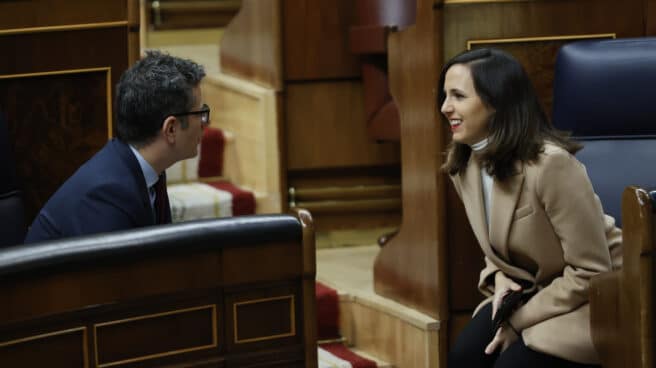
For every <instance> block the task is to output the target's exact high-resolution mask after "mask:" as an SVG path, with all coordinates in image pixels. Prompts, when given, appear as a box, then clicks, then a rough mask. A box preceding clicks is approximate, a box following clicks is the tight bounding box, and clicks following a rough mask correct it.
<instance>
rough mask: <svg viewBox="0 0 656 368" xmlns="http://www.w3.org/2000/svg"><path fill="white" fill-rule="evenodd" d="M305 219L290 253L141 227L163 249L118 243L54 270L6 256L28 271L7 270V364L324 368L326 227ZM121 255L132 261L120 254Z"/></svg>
mask: <svg viewBox="0 0 656 368" xmlns="http://www.w3.org/2000/svg"><path fill="white" fill-rule="evenodd" d="M297 216H298V220H299V221H300V222H301V224H302V236H299V237H298V239H296V240H293V241H291V242H290V243H288V244H283V245H281V244H280V243H275V241H280V240H279V238H278V235H279V236H280V237H283V238H284V237H285V235H284V234H282V233H280V234H278V235H275V234H273V235H272V237H271V239H267V242H264V243H257V244H249V245H248V246H246V247H243V248H240V247H239V246H240V244H223V243H225V241H224V242H223V243H222V244H217V243H216V242H220V241H221V240H220V239H222V238H223V236H224V235H223V234H221V235H216V236H210V235H211V234H205V235H206V236H197V237H194V238H195V240H194V242H195V244H194V246H193V247H185V246H184V244H178V245H179V246H178V248H179V249H177V248H176V247H171V239H169V238H168V235H171V234H174V233H177V230H176V229H174V228H173V227H175V226H182V225H171V226H173V227H171V228H169V229H168V230H163V231H161V232H160V231H157V229H144V230H135V231H137V232H139V231H143V232H144V233H148V234H149V236H151V237H153V236H154V237H153V239H155V238H157V239H159V240H160V241H162V243H161V244H156V243H158V242H157V241H154V242H148V241H146V242H145V243H144V242H143V236H144V235H143V234H141V235H140V234H134V235H135V237H134V238H132V237H129V239H128V238H126V237H125V236H116V237H112V236H111V235H107V236H104V237H103V242H104V248H103V249H105V252H103V254H102V255H95V256H91V257H84V256H83V255H71V256H73V257H74V259H67V263H66V264H65V266H55V265H52V266H48V265H47V264H44V263H45V262H44V261H43V259H42V258H40V257H38V256H36V255H34V254H32V253H31V252H30V251H29V249H26V250H25V251H27V253H30V256H32V257H34V258H30V257H28V259H32V261H31V262H33V263H30V261H29V260H28V261H27V263H25V262H26V261H25V258H23V257H17V256H16V254H13V253H12V254H11V255H10V254H3V253H2V252H3V250H1V249H0V258H2V259H5V260H10V259H15V260H16V262H18V264H14V265H11V264H9V265H7V264H5V268H3V269H2V270H1V271H2V272H3V277H1V278H0V290H1V294H2V303H0V366H2V367H51V366H54V367H85V368H87V367H98V368H104V367H114V366H116V367H119V366H120V367H155V366H157V367H163V366H166V367H203V368H209V367H219V368H220V367H265V366H266V367H301V366H303V367H307V368H312V367H316V366H317V358H316V355H317V349H316V324H315V323H314V322H311V323H305V321H316V305H315V303H316V301H315V293H314V282H315V279H314V276H315V272H316V260H315V243H314V227H313V224H312V219H311V217H310V216H309V214H308V213H307V212H303V211H300V212H298V213H297ZM222 221H223V220H222ZM225 221H228V219H225ZM215 225H216V224H211V223H206V226H204V227H202V228H196V229H195V230H192V231H191V232H194V233H195V232H196V230H197V231H199V232H200V233H206V231H204V230H208V226H209V227H210V228H213V227H214V226H215ZM223 225H226V224H223ZM233 225H234V226H233ZM271 225H272V224H271V223H269V222H267V221H264V222H263V223H262V226H264V227H269V228H270V227H271ZM240 226H241V222H240V221H234V223H232V224H231V225H229V226H228V228H229V230H230V232H234V231H236V232H239V231H240ZM241 230H243V231H253V228H252V227H250V228H249V229H241ZM270 230H271V229H270ZM255 231H258V230H257V229H255ZM167 234H168V235H167ZM197 235H198V234H197ZM200 235H202V234H200ZM233 235H234V234H233ZM130 239H135V240H134V244H132V243H130ZM138 239H141V240H138ZM75 242H76V246H77V247H78V248H80V247H81V248H84V249H86V246H85V244H80V243H79V242H80V240H76V241H75ZM90 243H93V240H92V241H90ZM119 243H120V244H119ZM73 245H75V244H68V245H65V247H66V248H67V249H69V250H71V249H72V248H75V247H71V246H73ZM160 245H161V247H160ZM115 247H118V248H120V249H121V250H120V252H121V254H116V257H108V254H107V252H111V250H112V249H114V248H115ZM144 247H146V248H147V249H148V250H149V251H148V252H145V249H144ZM174 248H175V249H174ZM224 250H225V251H228V253H229V254H228V256H227V257H226V258H225V261H226V263H228V262H229V266H228V265H227V264H222V262H221V259H222V257H221V254H222V253H223V251H224ZM71 251H72V252H73V251H74V250H71ZM230 251H232V252H230ZM9 253H11V251H9ZM46 253H47V255H44V256H52V254H51V253H50V252H46ZM292 253H293V254H292ZM39 255H41V253H39ZM69 255H70V254H69ZM153 255H156V256H153ZM62 258H66V257H64V256H61V255H60V256H59V257H56V259H57V260H58V261H59V262H61V261H62ZM5 263H7V262H5ZM26 264H27V267H29V269H25V268H21V269H22V271H21V270H20V269H19V270H17V269H16V268H15V267H18V268H20V267H25V265H26ZM32 267H33V268H32ZM263 270H264V271H263ZM7 272H8V273H7ZM223 272H226V273H229V274H230V277H229V278H227V279H228V280H229V281H231V282H232V283H233V284H231V285H227V286H226V285H225V283H224V282H223V280H222V273H223ZM251 274H253V275H255V277H253V276H251ZM240 275H242V276H240ZM255 279H257V280H255ZM235 280H241V281H239V282H240V283H239V284H234V282H235ZM87 329H88V332H86V331H87ZM235 334H236V335H235ZM235 336H237V337H236V338H235ZM235 340H238V341H235Z"/></svg>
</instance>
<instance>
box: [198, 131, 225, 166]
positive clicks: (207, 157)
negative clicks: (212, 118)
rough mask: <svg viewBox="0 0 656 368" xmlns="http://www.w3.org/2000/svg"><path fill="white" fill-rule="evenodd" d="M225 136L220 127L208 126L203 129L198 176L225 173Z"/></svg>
mask: <svg viewBox="0 0 656 368" xmlns="http://www.w3.org/2000/svg"><path fill="white" fill-rule="evenodd" d="M224 147H225V136H224V135H223V131H222V130H221V129H218V128H211V127H207V128H205V130H203V138H202V141H201V145H200V155H199V158H198V177H199V178H208V177H212V176H221V175H223V149H224Z"/></svg>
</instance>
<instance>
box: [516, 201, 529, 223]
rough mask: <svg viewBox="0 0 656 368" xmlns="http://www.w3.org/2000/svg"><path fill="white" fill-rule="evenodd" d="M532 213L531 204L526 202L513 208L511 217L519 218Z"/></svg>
mask: <svg viewBox="0 0 656 368" xmlns="http://www.w3.org/2000/svg"><path fill="white" fill-rule="evenodd" d="M532 213H533V206H531V205H530V204H527V205H526V206H524V207H520V208H518V209H517V210H515V215H514V216H513V219H514V220H519V219H521V218H524V217H526V216H529V215H531V214H532Z"/></svg>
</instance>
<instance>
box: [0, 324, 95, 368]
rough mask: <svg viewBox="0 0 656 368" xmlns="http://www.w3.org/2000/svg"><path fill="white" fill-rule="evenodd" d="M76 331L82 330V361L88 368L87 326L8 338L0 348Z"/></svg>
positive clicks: (0, 343) (0, 344) (1, 343)
mask: <svg viewBox="0 0 656 368" xmlns="http://www.w3.org/2000/svg"><path fill="white" fill-rule="evenodd" d="M76 332H82V340H81V341H80V343H81V344H82V354H83V357H82V359H83V361H84V367H85V368H89V349H88V348H87V328H86V327H75V328H71V329H67V330H60V331H54V332H48V333H44V334H40V335H34V336H28V337H23V338H20V339H15V340H10V341H5V342H0V348H5V347H9V346H12V345H19V344H23V343H26V342H32V341H35V340H43V339H48V338H51V337H55V336H61V335H69V334H73V333H76Z"/></svg>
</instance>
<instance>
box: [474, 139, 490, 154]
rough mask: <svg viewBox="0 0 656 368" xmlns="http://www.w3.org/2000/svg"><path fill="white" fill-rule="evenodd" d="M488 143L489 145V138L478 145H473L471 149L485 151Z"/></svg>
mask: <svg viewBox="0 0 656 368" xmlns="http://www.w3.org/2000/svg"><path fill="white" fill-rule="evenodd" d="M487 143H488V138H485V139H483V140H482V141H480V142H478V143H474V144H472V145H471V146H470V147H471V149H472V151H475V152H480V151H482V150H483V149H485V147H487Z"/></svg>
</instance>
